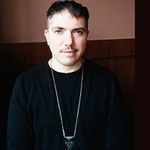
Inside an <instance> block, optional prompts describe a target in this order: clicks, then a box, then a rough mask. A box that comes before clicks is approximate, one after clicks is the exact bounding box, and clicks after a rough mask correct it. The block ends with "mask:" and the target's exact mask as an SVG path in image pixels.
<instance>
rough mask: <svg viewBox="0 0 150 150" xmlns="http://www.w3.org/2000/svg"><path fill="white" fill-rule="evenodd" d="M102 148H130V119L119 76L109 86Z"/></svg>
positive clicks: (114, 149)
mask: <svg viewBox="0 0 150 150" xmlns="http://www.w3.org/2000/svg"><path fill="white" fill-rule="evenodd" d="M108 91H109V92H108V93H109V94H108V97H107V104H106V105H107V115H106V116H107V117H106V118H107V119H106V121H105V128H104V131H103V140H102V150H130V149H131V133H130V120H129V114H128V112H127V109H126V106H125V103H124V98H123V94H122V91H121V88H120V85H119V82H118V80H117V78H115V80H113V82H111V85H109V87H108Z"/></svg>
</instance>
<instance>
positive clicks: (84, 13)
mask: <svg viewBox="0 0 150 150" xmlns="http://www.w3.org/2000/svg"><path fill="white" fill-rule="evenodd" d="M63 10H68V11H69V12H70V13H71V14H72V15H73V16H74V17H76V18H79V17H83V18H84V20H85V23H86V26H87V27H88V19H89V12H88V9H87V7H85V6H83V5H81V4H80V3H77V2H75V1H73V0H59V1H56V2H54V3H53V4H52V5H51V6H50V7H49V9H48V11H47V18H48V19H51V18H52V16H53V15H54V14H56V13H59V12H61V11H63Z"/></svg>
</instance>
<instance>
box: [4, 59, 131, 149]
mask: <svg viewBox="0 0 150 150" xmlns="http://www.w3.org/2000/svg"><path fill="white" fill-rule="evenodd" d="M84 69H85V72H84V84H83V94H82V101H81V109H80V114H79V120H78V126H77V133H76V137H75V144H74V146H73V148H72V150H129V139H130V138H129V134H128V118H127V115H126V112H125V111H124V107H123V105H122V96H121V91H120V86H119V84H118V80H117V79H116V76H115V75H114V74H113V73H112V72H111V71H109V70H107V69H106V68H104V67H102V66H100V65H98V64H96V63H93V62H90V61H88V60H86V61H85V62H84ZM77 72H78V73H79V74H80V70H78V71H77ZM57 74H58V76H65V75H64V74H63V75H59V73H58V72H55V76H56V79H59V78H60V77H57ZM73 74H75V73H72V75H71V76H74V75H73ZM76 74H77V73H76ZM66 76H67V74H66ZM71 79H72V77H71ZM77 80H78V81H79V79H77ZM61 82H62V83H63V80H62V81H61ZM57 83H59V82H58V81H57ZM63 84H64V87H65V84H66V82H65V81H64V83H63ZM61 85H62V84H61ZM58 87H59V86H58ZM62 87H63V86H61V88H62ZM68 87H69V86H68ZM70 88H71V87H70ZM77 89H78V88H77ZM74 90H75V89H74ZM67 91H68V89H67V85H66V90H64V93H67ZM59 93H61V90H60V89H59ZM77 95H78V92H76V93H75V96H74V98H72V99H70V100H67V98H66V100H65V98H64V99H63V98H62V104H63V108H64V111H63V116H65V117H64V118H65V121H64V126H65V130H66V133H67V134H71V135H72V134H73V129H74V121H75V120H74V119H75V114H76V107H77V103H78V96H77ZM70 96H71V94H70ZM68 99H69V98H68ZM70 101H72V102H71V103H70ZM64 103H65V104H64ZM65 110H67V111H68V114H69V115H68V117H67V113H66V112H65ZM69 116H70V117H69ZM69 123H70V124H69ZM69 125H70V128H69ZM7 137H8V150H65V145H64V141H63V134H62V128H61V123H60V117H59V112H58V107H57V101H56V95H55V91H54V86H53V82H52V77H51V73H50V67H49V66H48V62H47V61H45V62H44V63H41V64H39V65H37V66H35V67H33V68H32V69H30V70H28V71H26V72H24V73H23V74H21V75H20V76H19V77H18V78H17V79H16V83H15V86H14V89H13V92H12V96H11V102H10V106H9V114H8V129H7Z"/></svg>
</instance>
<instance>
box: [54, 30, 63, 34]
mask: <svg viewBox="0 0 150 150" xmlns="http://www.w3.org/2000/svg"><path fill="white" fill-rule="evenodd" d="M54 33H55V34H57V35H61V34H62V33H63V30H61V29H57V30H54Z"/></svg>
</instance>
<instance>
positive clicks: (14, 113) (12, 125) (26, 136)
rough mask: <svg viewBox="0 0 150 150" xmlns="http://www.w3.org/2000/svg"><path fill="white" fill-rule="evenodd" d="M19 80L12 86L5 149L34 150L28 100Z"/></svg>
mask: <svg viewBox="0 0 150 150" xmlns="http://www.w3.org/2000/svg"><path fill="white" fill-rule="evenodd" d="M26 97H27V96H26V95H25V90H24V89H23V84H21V82H20V80H17V81H16V84H15V86H14V89H13V92H12V96H11V101H10V105H9V112H8V126H7V149H8V150H34V144H33V143H34V140H33V139H34V138H33V137H34V136H33V132H32V126H31V120H30V117H29V115H28V112H27V111H28V110H27V108H28V102H27V99H26Z"/></svg>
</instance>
